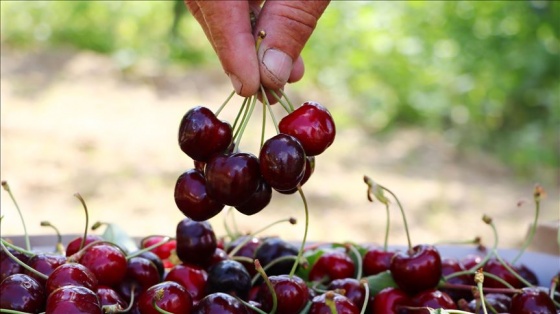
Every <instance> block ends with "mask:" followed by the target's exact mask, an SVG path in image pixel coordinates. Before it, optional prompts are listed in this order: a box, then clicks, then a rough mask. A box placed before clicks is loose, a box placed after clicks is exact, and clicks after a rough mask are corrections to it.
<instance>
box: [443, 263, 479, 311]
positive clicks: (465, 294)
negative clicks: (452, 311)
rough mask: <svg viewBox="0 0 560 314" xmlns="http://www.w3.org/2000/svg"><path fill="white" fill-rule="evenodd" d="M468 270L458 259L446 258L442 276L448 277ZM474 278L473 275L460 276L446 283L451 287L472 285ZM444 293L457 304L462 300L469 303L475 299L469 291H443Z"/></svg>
mask: <svg viewBox="0 0 560 314" xmlns="http://www.w3.org/2000/svg"><path fill="white" fill-rule="evenodd" d="M464 271H466V268H465V267H464V266H463V264H462V263H461V262H460V261H459V260H458V259H456V258H444V259H442V260H441V274H442V276H444V277H445V276H448V275H450V274H453V273H458V272H464ZM472 277H473V276H471V275H466V274H465V275H460V276H455V277H451V278H449V279H447V280H446V283H448V284H451V285H472V284H473V278H472ZM441 291H442V292H445V293H447V294H448V295H449V296H450V297H451V298H452V299H453V300H454V301H455V302H457V301H459V300H460V299H465V300H467V301H469V300H471V299H472V298H473V295H472V292H471V291H468V290H461V289H441Z"/></svg>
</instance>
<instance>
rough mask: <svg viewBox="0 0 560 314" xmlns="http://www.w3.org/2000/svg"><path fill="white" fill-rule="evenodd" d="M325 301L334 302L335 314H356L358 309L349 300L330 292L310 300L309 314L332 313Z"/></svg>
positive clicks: (358, 311)
mask: <svg viewBox="0 0 560 314" xmlns="http://www.w3.org/2000/svg"><path fill="white" fill-rule="evenodd" d="M327 299H329V300H330V302H334V305H335V307H336V311H337V313H345V314H358V313H360V309H359V308H358V307H357V306H356V305H354V304H353V303H352V302H350V300H349V299H348V298H347V297H345V296H343V295H341V294H338V293H334V292H332V291H329V292H326V293H322V294H320V295H318V296H316V297H314V298H313V300H311V308H310V309H309V314H329V313H332V311H331V308H330V307H329V305H328V304H327V302H328V301H327Z"/></svg>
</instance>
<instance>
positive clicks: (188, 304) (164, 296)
mask: <svg viewBox="0 0 560 314" xmlns="http://www.w3.org/2000/svg"><path fill="white" fill-rule="evenodd" d="M154 301H155V304H157V306H158V307H159V308H160V309H162V310H164V311H167V312H171V313H191V311H192V308H193V301H192V299H191V295H190V294H189V293H188V292H187V290H186V289H185V288H184V287H183V286H181V285H180V284H178V283H176V282H174V281H164V282H161V283H158V284H156V285H153V286H151V287H150V288H148V289H147V290H146V291H144V292H143V293H142V294H141V295H140V298H139V299H138V309H139V310H140V312H141V313H142V314H159V313H161V312H159V311H158V310H157V309H156V308H155V307H154V305H153V304H152V302H154Z"/></svg>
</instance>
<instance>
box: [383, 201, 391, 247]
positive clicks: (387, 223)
mask: <svg viewBox="0 0 560 314" xmlns="http://www.w3.org/2000/svg"><path fill="white" fill-rule="evenodd" d="M385 212H386V215H385V216H386V218H385V238H384V239H383V252H387V250H388V249H389V229H390V226H389V224H390V223H391V217H390V215H391V214H390V211H389V203H387V204H385Z"/></svg>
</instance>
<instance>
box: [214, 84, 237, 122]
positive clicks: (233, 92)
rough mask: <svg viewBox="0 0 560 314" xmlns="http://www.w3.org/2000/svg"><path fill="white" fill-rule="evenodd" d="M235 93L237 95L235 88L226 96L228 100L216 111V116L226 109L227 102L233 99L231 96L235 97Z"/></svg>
mask: <svg viewBox="0 0 560 314" xmlns="http://www.w3.org/2000/svg"><path fill="white" fill-rule="evenodd" d="M233 95H235V90H233V91H232V92H231V93H230V94H229V96H228V98H226V100H225V101H224V102H223V103H222V105H221V106H220V108H218V110H216V113H215V115H216V117H217V116H218V115H219V114H220V112H222V109H224V107H225V106H226V105H227V103H228V102H229V101H230V99H231V97H233Z"/></svg>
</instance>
